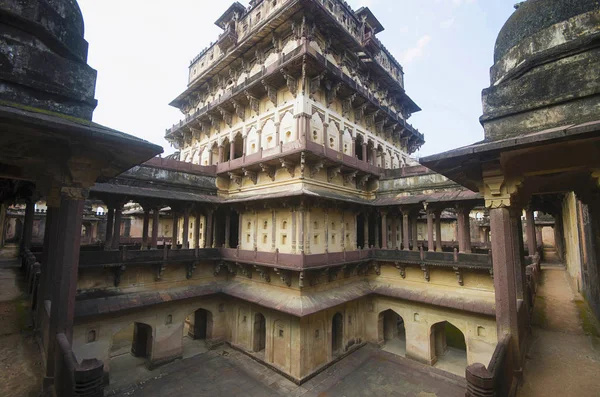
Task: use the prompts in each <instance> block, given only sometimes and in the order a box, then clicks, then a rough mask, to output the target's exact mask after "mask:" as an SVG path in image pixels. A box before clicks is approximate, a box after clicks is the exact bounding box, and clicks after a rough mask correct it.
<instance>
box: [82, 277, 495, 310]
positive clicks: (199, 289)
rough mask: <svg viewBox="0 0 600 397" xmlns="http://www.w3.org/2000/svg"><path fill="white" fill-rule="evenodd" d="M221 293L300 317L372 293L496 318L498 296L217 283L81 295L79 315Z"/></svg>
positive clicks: (370, 285) (365, 285)
mask: <svg viewBox="0 0 600 397" xmlns="http://www.w3.org/2000/svg"><path fill="white" fill-rule="evenodd" d="M215 294H224V295H227V296H231V297H235V298H239V299H243V300H246V301H250V302H253V303H256V304H257V305H260V306H263V307H266V308H270V309H274V310H277V311H280V312H283V313H287V314H290V315H293V316H296V317H304V316H309V315H311V314H315V313H317V312H320V311H322V310H326V309H329V308H332V307H335V306H337V305H340V304H343V303H347V302H349V301H353V300H356V299H359V298H363V297H366V296H369V295H371V294H374V295H381V296H387V297H393V298H398V299H403V300H406V301H410V302H417V303H421V304H426V305H434V306H439V307H444V308H448V309H454V310H461V311H467V312H471V313H476V314H481V315H485V316H495V304H494V300H493V294H492V299H482V297H481V294H480V293H478V294H474V293H473V294H466V293H461V292H458V291H457V292H456V293H452V292H449V291H438V290H433V289H431V288H427V287H426V286H425V287H420V286H417V285H413V286H410V287H409V286H406V287H399V286H395V285H392V284H390V283H386V282H382V281H377V280H368V279H363V280H360V281H356V282H353V283H350V284H345V285H342V286H340V287H337V288H332V289H330V290H325V291H319V292H314V293H311V292H309V291H307V292H302V291H299V290H290V291H289V292H287V291H286V292H283V291H277V292H272V291H269V290H266V289H265V288H264V286H263V285H262V284H260V283H257V284H253V283H246V282H238V281H217V282H208V283H205V284H202V285H195V286H190V287H181V288H171V289H166V290H161V291H152V292H142V293H131V294H127V293H125V294H115V295H109V296H103V297H100V298H92V299H78V300H77V301H76V303H75V317H76V319H77V320H85V319H87V318H94V317H96V316H103V315H117V314H119V315H120V314H123V313H124V312H127V311H128V310H139V309H140V308H142V307H151V306H155V305H158V304H163V303H169V302H177V301H182V300H186V299H194V298H200V297H205V296H209V295H215Z"/></svg>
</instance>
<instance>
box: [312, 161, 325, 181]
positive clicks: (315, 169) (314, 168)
mask: <svg viewBox="0 0 600 397" xmlns="http://www.w3.org/2000/svg"><path fill="white" fill-rule="evenodd" d="M323 165H324V163H323V161H322V160H319V161H317V162H316V163H315V164H314V165H313V166H312V167H311V168H310V177H311V178H314V177H315V176H316V175H317V174H318V173H319V171H321V169H322V168H323Z"/></svg>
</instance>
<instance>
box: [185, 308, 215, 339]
mask: <svg viewBox="0 0 600 397" xmlns="http://www.w3.org/2000/svg"><path fill="white" fill-rule="evenodd" d="M186 323H187V325H188V336H189V337H190V338H192V339H202V340H204V339H210V334H211V329H212V313H211V312H209V311H208V310H204V309H198V310H196V311H195V312H194V314H192V315H190V316H188V318H186Z"/></svg>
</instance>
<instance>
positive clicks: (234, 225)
mask: <svg viewBox="0 0 600 397" xmlns="http://www.w3.org/2000/svg"><path fill="white" fill-rule="evenodd" d="M239 237H240V215H239V214H238V213H237V212H235V211H231V225H230V226H229V246H230V247H231V248H237V246H238V245H239V244H240V238H239Z"/></svg>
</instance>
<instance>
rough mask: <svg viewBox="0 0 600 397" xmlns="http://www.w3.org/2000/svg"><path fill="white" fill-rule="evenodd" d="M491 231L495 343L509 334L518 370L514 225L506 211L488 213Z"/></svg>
mask: <svg viewBox="0 0 600 397" xmlns="http://www.w3.org/2000/svg"><path fill="white" fill-rule="evenodd" d="M490 227H491V230H492V252H493V255H492V262H493V268H494V288H495V297H496V327H497V333H498V339H500V338H502V336H504V335H507V334H510V335H511V338H512V343H511V349H512V357H513V361H514V362H515V368H520V367H521V364H520V358H521V353H520V340H519V322H518V313H517V296H516V293H517V288H516V281H515V280H516V274H517V271H518V266H519V264H520V260H519V250H518V247H517V246H515V244H514V242H515V239H514V236H515V235H516V234H517V233H518V230H517V224H516V222H514V221H512V220H511V211H510V210H509V208H505V207H502V208H492V209H490Z"/></svg>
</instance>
